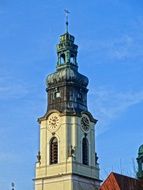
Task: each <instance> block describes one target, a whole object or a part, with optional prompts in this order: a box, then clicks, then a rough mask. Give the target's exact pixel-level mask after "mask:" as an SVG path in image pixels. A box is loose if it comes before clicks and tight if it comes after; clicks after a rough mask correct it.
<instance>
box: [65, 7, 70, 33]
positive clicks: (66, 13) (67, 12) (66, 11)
mask: <svg viewBox="0 0 143 190" xmlns="http://www.w3.org/2000/svg"><path fill="white" fill-rule="evenodd" d="M64 11H65V15H66V32H68V25H69V22H68V14H69V13H70V12H69V11H68V10H66V9H65V10H64Z"/></svg>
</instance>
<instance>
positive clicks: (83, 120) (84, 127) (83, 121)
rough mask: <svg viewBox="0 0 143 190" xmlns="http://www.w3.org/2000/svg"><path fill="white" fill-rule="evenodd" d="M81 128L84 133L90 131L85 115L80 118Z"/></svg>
mask: <svg viewBox="0 0 143 190" xmlns="http://www.w3.org/2000/svg"><path fill="white" fill-rule="evenodd" d="M81 128H82V130H83V131H84V132H88V131H89V129H90V120H89V118H88V116H87V115H85V114H83V115H82V118H81Z"/></svg>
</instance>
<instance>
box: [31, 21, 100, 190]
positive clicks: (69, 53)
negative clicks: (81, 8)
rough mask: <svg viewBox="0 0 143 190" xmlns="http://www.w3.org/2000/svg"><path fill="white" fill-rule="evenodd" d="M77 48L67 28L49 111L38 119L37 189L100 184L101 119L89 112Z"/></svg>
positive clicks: (50, 86) (51, 80)
mask: <svg viewBox="0 0 143 190" xmlns="http://www.w3.org/2000/svg"><path fill="white" fill-rule="evenodd" d="M66 25H67V26H68V23H67V24H66ZM77 49H78V46H77V45H76V44H75V43H74V36H72V35H71V34H69V32H68V30H67V29H66V33H65V34H63V35H61V36H60V42H59V44H58V45H57V65H56V68H55V72H54V73H52V74H49V75H48V77H47V79H46V85H47V88H46V91H47V97H48V105H47V110H46V114H45V115H44V116H43V117H41V118H39V119H38V122H39V125H40V150H39V152H38V156H37V159H38V160H37V163H36V176H35V190H41V189H42V190H49V189H50V190H57V189H60V190H77V189H78V190H81V189H82V190H87V189H90V190H95V189H98V187H99V184H100V179H99V165H98V163H97V155H96V154H95V130H94V127H95V124H96V122H97V120H96V119H95V118H94V117H93V116H92V114H91V113H90V112H89V111H88V107H87V93H88V89H87V86H88V78H87V77H86V76H84V75H82V74H80V73H79V72H78V65H77Z"/></svg>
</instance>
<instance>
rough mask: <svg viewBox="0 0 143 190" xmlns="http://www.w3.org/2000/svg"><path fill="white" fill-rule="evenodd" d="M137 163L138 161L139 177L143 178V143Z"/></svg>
mask: <svg viewBox="0 0 143 190" xmlns="http://www.w3.org/2000/svg"><path fill="white" fill-rule="evenodd" d="M137 163H138V172H137V178H138V179H143V145H141V146H140V147H139V150H138V157H137Z"/></svg>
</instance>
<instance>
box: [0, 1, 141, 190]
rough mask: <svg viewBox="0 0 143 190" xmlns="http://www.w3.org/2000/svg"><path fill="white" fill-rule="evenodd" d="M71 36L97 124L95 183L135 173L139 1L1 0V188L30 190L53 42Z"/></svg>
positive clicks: (138, 129) (138, 120) (53, 57)
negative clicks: (113, 175) (113, 173)
mask: <svg viewBox="0 0 143 190" xmlns="http://www.w3.org/2000/svg"><path fill="white" fill-rule="evenodd" d="M65 8H66V9H69V11H70V12H71V13H70V18H69V22H70V26H69V31H70V33H71V34H73V35H74V36H75V38H76V44H78V45H79V53H78V63H79V71H80V72H81V73H83V74H85V75H86V76H88V78H89V80H90V84H89V94H88V105H89V110H90V111H91V112H92V113H93V115H94V116H95V117H96V118H97V119H98V124H97V126H96V147H97V152H98V156H99V163H100V168H101V179H104V178H105V177H106V176H107V175H108V174H109V173H110V172H111V171H112V170H114V171H116V172H119V173H123V174H127V175H134V163H135V162H136V161H135V159H136V157H137V149H138V147H139V145H140V144H142V143H143V120H142V113H143V85H142V84H143V77H142V76H143V12H142V8H143V2H142V1H141V0H138V1H136V0H90V1H85V0H82V1H81V0H72V1H71V0H54V1H52V0H20V1H19V0H13V1H11V0H1V1H0V113H1V114H0V137H1V138H0V168H1V169H0V189H6V190H9V189H10V184H11V182H12V181H14V182H15V183H16V189H21V190H25V189H27V190H28V189H29V190H30V189H32V188H33V182H32V179H33V178H34V166H35V161H36V154H37V151H38V144H39V143H38V142H39V126H38V123H37V118H38V117H39V116H42V115H43V114H44V113H45V111H46V104H47V102H46V101H47V100H46V92H45V88H46V86H45V78H46V76H47V75H48V74H49V73H51V72H53V71H55V65H56V60H57V57H56V44H57V43H58V41H59V35H61V34H63V33H64V31H65V18H64V11H63V10H64V9H65Z"/></svg>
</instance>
